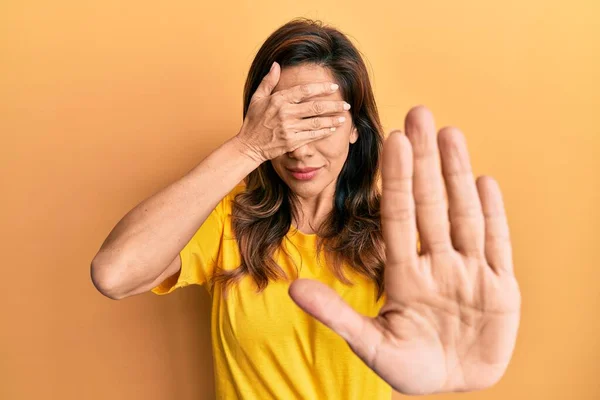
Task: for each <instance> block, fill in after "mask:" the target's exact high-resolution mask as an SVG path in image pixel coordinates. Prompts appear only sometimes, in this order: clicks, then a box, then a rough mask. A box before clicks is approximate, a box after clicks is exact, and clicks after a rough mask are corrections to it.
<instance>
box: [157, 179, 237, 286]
mask: <svg viewBox="0 0 600 400" xmlns="http://www.w3.org/2000/svg"><path fill="white" fill-rule="evenodd" d="M241 189H243V187H240V185H238V186H236V188H235V189H234V190H232V191H231V192H230V193H229V194H227V195H226V196H225V197H224V198H223V199H222V200H221V201H220V202H219V203H218V204H217V206H216V207H215V208H214V210H213V211H212V212H211V213H210V214H209V215H208V217H207V218H206V221H204V223H203V224H202V225H201V226H200V228H199V229H198V230H197V231H196V233H195V234H194V236H192V238H191V239H190V241H189V242H188V243H187V244H186V245H185V247H184V248H183V249H182V250H181V251H180V252H179V256H180V257H181V270H180V271H179V273H175V274H174V275H172V276H170V277H168V278H166V279H165V280H164V281H163V282H162V283H161V284H159V285H158V286H156V287H154V288H152V289H151V292H152V293H155V294H158V295H163V294H169V293H171V292H172V291H174V290H175V289H178V288H180V287H185V286H188V285H203V284H204V283H206V282H207V281H208V279H209V278H210V276H211V275H212V273H213V271H214V270H215V264H216V263H217V262H218V258H219V251H220V250H221V245H222V242H223V232H224V226H225V223H226V219H227V218H228V217H229V216H228V214H230V212H231V205H230V202H231V200H232V197H233V196H234V195H235V193H237V192H238V191H240V190H241Z"/></svg>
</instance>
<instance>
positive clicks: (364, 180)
mask: <svg viewBox="0 0 600 400" xmlns="http://www.w3.org/2000/svg"><path fill="white" fill-rule="evenodd" d="M274 61H277V62H278V63H279V64H280V65H281V68H285V67H287V66H295V65H301V64H317V65H320V66H322V67H324V68H327V69H328V70H329V71H330V72H331V73H332V75H333V76H334V78H335V81H336V83H338V84H339V86H340V88H339V90H340V94H341V95H342V98H343V99H344V100H345V101H346V102H348V103H350V104H351V105H352V107H351V108H350V112H351V114H352V120H353V122H354V125H355V127H356V129H357V131H358V140H357V141H356V142H355V143H351V144H350V148H349V153H348V157H347V159H346V162H345V164H344V166H343V167H342V170H341V172H340V175H339V177H338V179H337V182H336V187H335V197H334V205H333V209H332V211H331V212H330V213H329V215H328V216H327V218H326V219H325V220H324V222H323V223H322V224H321V226H319V227H317V229H316V233H317V254H319V253H320V252H321V251H322V249H323V247H325V249H326V250H327V251H326V252H325V257H326V259H327V262H328V265H330V266H331V267H330V268H332V271H333V273H334V274H335V276H336V277H337V278H338V279H340V280H341V281H342V282H344V283H345V284H350V285H352V284H353V283H352V282H350V281H349V280H348V279H347V278H346V277H345V276H344V274H343V271H342V262H343V261H345V262H346V263H347V264H348V266H349V267H350V268H352V269H354V270H355V271H357V272H358V273H360V274H362V275H364V276H366V277H367V278H369V279H371V280H372V281H373V282H375V284H376V286H377V289H378V290H377V294H376V300H377V299H379V298H380V297H381V295H382V293H383V291H384V280H383V267H384V260H385V247H384V241H383V236H382V232H381V222H380V199H381V192H380V190H379V187H378V185H377V183H378V179H379V173H380V171H379V165H380V159H381V154H382V150H383V140H384V139H383V135H382V127H381V122H380V120H379V115H378V112H377V107H376V105H375V100H374V96H373V92H372V89H371V83H370V81H369V75H368V72H367V69H366V66H365V64H364V62H363V60H362V58H361V55H360V52H359V51H358V50H357V49H356V48H355V46H354V45H353V44H352V43H351V42H350V40H349V39H348V38H347V37H346V36H345V35H344V34H343V33H341V32H340V31H338V30H337V29H335V28H332V27H330V26H327V25H323V23H322V22H321V21H319V20H316V21H315V20H310V19H307V18H296V19H293V20H291V21H290V22H288V23H286V24H285V25H283V26H281V27H280V28H278V29H277V30H276V31H275V32H273V33H272V34H271V35H270V36H269V37H268V38H267V40H266V41H265V42H264V44H263V45H262V47H261V48H260V49H259V51H258V53H257V55H256V57H255V58H254V61H253V62H252V65H251V67H250V71H249V73H248V77H247V79H246V84H245V86H244V114H243V115H244V118H245V117H246V113H247V111H248V107H249V104H250V100H251V98H252V95H253V94H254V92H255V91H256V89H257V88H258V85H259V84H260V82H261V80H262V78H263V77H264V76H265V75H266V74H267V73H268V72H269V69H270V68H271V65H272V64H273V62H274ZM244 182H245V184H246V188H245V190H244V191H243V192H240V193H238V194H237V195H236V196H235V198H234V200H233V202H232V229H233V232H234V235H235V238H237V241H238V246H239V250H240V255H241V265H240V266H239V267H237V268H236V269H234V270H231V271H226V270H223V269H222V268H220V267H217V268H216V270H215V273H214V274H213V276H212V282H211V284H214V283H215V282H221V283H222V284H223V290H224V291H225V294H226V292H227V287H228V286H229V285H230V284H231V283H233V282H237V281H239V280H240V279H241V278H242V277H244V276H245V275H246V274H249V275H250V276H251V277H252V278H253V279H254V281H255V282H256V284H257V286H258V292H261V291H262V290H263V289H264V288H266V286H267V285H268V283H269V281H270V280H271V279H273V280H277V279H279V278H286V274H285V272H284V271H283V270H282V269H281V267H280V266H279V265H277V263H276V262H275V261H274V260H273V254H274V253H275V251H277V250H278V249H283V246H281V243H282V241H283V239H284V237H285V235H286V234H287V233H288V231H289V229H290V227H291V223H292V217H296V216H297V215H298V212H299V206H298V204H299V203H298V199H297V196H296V195H295V193H293V192H292V191H291V190H290V189H289V187H288V186H287V184H286V183H285V182H284V181H283V180H282V179H281V178H280V177H279V175H277V173H276V171H275V169H274V168H273V166H272V164H271V161H270V160H269V161H267V162H264V163H262V164H261V165H260V166H259V167H258V168H257V169H255V170H254V171H252V172H251V173H250V174H248V175H247V176H246V177H245V178H244ZM300 211H301V210H300ZM286 239H287V238H286ZM284 251H285V250H284ZM286 254H287V252H286ZM317 259H318V258H317ZM296 267H297V265H296Z"/></svg>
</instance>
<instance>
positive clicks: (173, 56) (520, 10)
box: [0, 0, 600, 400]
mask: <svg viewBox="0 0 600 400" xmlns="http://www.w3.org/2000/svg"><path fill="white" fill-rule="evenodd" d="M599 4H600V3H599V2H597V1H594V0H589V1H587V2H584V1H581V0H572V1H543V0H535V1H512V0H511V1H504V2H488V1H478V0H471V1H452V2H449V1H439V2H433V1H410V2H409V1H380V2H378V1H370V2H365V1H345V2H334V1H327V0H319V1H303V2H292V1H282V0H280V1H262V2H255V1H239V2H237V3H236V2H211V3H208V2H206V3H205V2H201V1H168V2H162V3H161V4H159V2H152V1H150V2H148V1H135V0H132V1H117V0H110V1H74V0H54V1H38V2H33V1H26V0H4V1H2V2H0V59H1V61H0V133H1V135H2V146H1V147H0V152H1V154H0V155H1V157H0V167H1V171H2V174H1V176H2V182H1V186H0V187H1V189H0V190H2V196H1V200H0V201H1V202H2V206H1V207H0V220H1V221H2V223H1V226H2V232H1V235H2V236H1V238H0V239H1V241H0V243H1V244H2V252H1V256H2V281H1V283H0V285H1V287H2V289H1V291H0V293H1V297H2V300H1V302H0V317H1V321H2V323H1V324H2V327H1V329H0V398H2V399H7V400H8V399H11V400H12V399H42V398H44V399H112V400H117V399H142V398H143V399H210V398H213V397H214V386H213V381H212V379H213V376H212V374H213V370H212V361H211V357H212V356H211V353H210V343H209V332H210V331H209V319H208V311H209V307H208V306H209V304H208V296H207V295H205V293H204V289H202V288H200V287H194V288H186V289H182V290H179V291H178V292H176V293H174V294H172V295H170V296H167V297H160V298H159V297H158V296H154V295H152V294H149V293H148V294H143V295H140V296H134V297H132V298H128V299H126V300H123V301H118V302H116V301H112V300H109V299H107V298H104V297H102V296H101V295H100V294H99V293H98V292H96V291H95V289H94V287H93V286H92V283H91V280H90V275H89V268H90V262H91V260H92V258H93V256H94V255H95V254H96V252H97V251H98V249H99V246H100V244H101V243H102V241H103V240H104V238H105V237H106V236H107V235H108V233H109V231H110V230H111V229H112V227H113V226H114V225H115V224H116V223H117V222H118V220H119V219H120V218H121V217H122V216H123V215H125V213H126V212H127V211H129V210H130V209H131V208H133V207H134V206H135V205H136V204H138V203H139V202H140V201H142V200H143V199H145V198H146V197H148V196H150V195H152V194H153V193H155V192H157V191H158V190H159V189H161V188H162V187H164V186H166V185H167V184H168V183H169V182H171V181H173V180H175V179H178V178H179V177H180V176H182V175H183V174H184V173H185V172H187V171H188V170H189V169H191V168H192V167H193V166H194V165H196V164H197V163H199V162H200V161H201V160H202V159H203V158H204V157H205V156H206V155H208V154H209V152H211V151H212V150H214V149H215V148H216V147H217V146H218V145H219V144H221V143H222V142H223V141H225V140H226V139H227V138H229V137H231V136H233V135H235V134H236V133H237V131H238V128H239V127H240V125H241V122H242V120H241V113H242V87H243V83H244V79H245V76H246V73H247V71H248V68H249V66H250V62H251V61H252V58H253V56H254V55H255V53H256V51H257V50H258V48H259V46H260V45H261V43H262V42H263V41H264V40H265V39H266V37H267V36H268V35H269V34H270V33H271V32H272V31H273V30H275V29H276V28H277V27H279V26H280V25H281V24H283V23H285V22H287V21H288V20H289V19H291V18H293V17H297V16H304V17H310V18H318V19H322V20H324V21H325V22H328V23H331V24H333V25H334V26H337V27H338V28H340V29H341V30H342V31H344V32H346V33H348V34H349V35H350V36H351V38H352V39H353V40H354V42H355V44H356V45H357V46H358V47H359V49H360V50H361V51H362V52H363V53H364V54H365V56H366V58H367V60H368V66H369V71H370V73H371V76H372V79H373V84H374V89H375V95H376V99H377V102H378V105H379V108H380V112H381V117H382V121H383V123H384V126H385V128H386V132H389V131H390V130H391V129H392V128H394V127H402V126H403V119H404V115H405V113H406V112H407V111H408V109H409V108H410V107H411V106H413V105H416V104H425V105H427V106H428V107H429V108H430V109H431V110H432V111H433V113H434V115H435V117H436V121H437V125H438V127H442V126H444V125H456V126H458V127H460V128H461V129H462V130H463V132H464V133H465V135H466V137H467V140H468V144H469V147H470V151H471V157H472V162H473V166H474V170H475V173H476V174H484V173H485V174H490V175H492V176H494V177H496V178H497V179H498V181H499V182H500V185H501V187H502V189H503V193H504V197H505V203H506V207H507V212H508V215H509V222H510V226H511V233H512V236H513V240H514V257H515V266H516V274H517V277H518V279H519V281H520V284H521V289H522V292H523V308H522V322H521V329H520V333H519V337H518V342H517V346H516V350H515V354H514V358H513V361H512V363H511V364H510V366H509V369H508V371H507V373H506V375H505V377H504V379H503V380H502V381H501V382H500V383H499V384H498V385H496V386H495V387H493V388H491V389H488V390H486V391H482V392H477V393H472V394H449V395H442V396H437V397H433V396H432V397H431V398H439V399H465V398H469V399H481V400H484V399H485V400H492V399H498V400H500V399H507V398H508V399H545V400H550V399H598V398H600V379H599V378H598V373H599V372H600V367H599V363H600V345H599V343H598V338H600V311H599V310H598V306H600V301H599V300H600V289H599V283H600V261H599V260H598V256H597V249H598V246H599V242H600V233H599V232H600V231H599V228H600V212H599V211H598V210H599V206H600V178H599V176H598V175H599V173H600V161H599V153H600V136H599V134H600V128H598V120H597V116H598V112H599V108H600V101H599V94H598V93H599V91H600V79H599V75H598V74H599V72H598V71H600V24H599V23H598V21H599V20H600V12H599V11H600V7H599ZM402 397H404V396H401V395H399V394H395V396H394V398H396V399H399V398H402ZM428 398H429V397H428Z"/></svg>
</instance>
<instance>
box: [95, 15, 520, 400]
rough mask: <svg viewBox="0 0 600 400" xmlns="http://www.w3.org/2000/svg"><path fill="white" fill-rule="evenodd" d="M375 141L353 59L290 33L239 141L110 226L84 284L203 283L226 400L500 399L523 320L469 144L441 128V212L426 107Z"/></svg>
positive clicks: (251, 85) (248, 106) (361, 73)
mask: <svg viewBox="0 0 600 400" xmlns="http://www.w3.org/2000/svg"><path fill="white" fill-rule="evenodd" d="M332 84H334V85H333V86H332ZM336 86H337V87H336ZM381 131H382V129H381V125H380V122H379V117H378V114H377V109H376V106H375V102H374V97H373V93H372V91H371V85H370V82H369V77H368V74H367V71H366V68H365V65H364V63H363V61H362V59H361V57H360V54H359V52H358V51H357V50H356V49H355V47H354V46H353V45H352V44H351V42H350V41H349V40H348V39H347V38H346V37H345V36H344V35H343V34H342V33H340V32H339V31H337V30H335V29H333V28H331V27H327V26H322V25H321V24H320V23H318V22H313V21H310V20H305V19H297V20H293V21H291V22H289V23H288V24H286V25H284V26H282V27H280V28H279V29H278V30H277V31H275V32H274V33H273V34H272V35H271V36H270V37H269V38H268V39H267V40H266V42H265V43H264V44H263V46H262V47H261V49H260V50H259V51H258V54H257V55H256V58H255V60H254V62H253V63H252V66H251V68H250V72H249V74H248V79H247V81H246V85H245V90H244V122H243V124H242V127H241V129H240V131H239V132H238V134H237V135H236V136H235V137H233V138H231V139H230V140H228V141H227V142H225V143H224V144H223V145H222V146H220V147H219V148H218V149H217V150H215V151H214V152H213V153H211V154H210V155H209V156H208V157H206V159H204V160H203V161H202V162H201V163H200V164H199V165H198V166H197V167H195V168H194V169H192V170H191V171H190V172H189V173H188V174H186V175H185V176H184V177H183V178H181V179H180V180H178V181H176V182H174V183H173V184H171V185H170V186H169V187H167V188H165V189H164V190H162V191H161V192H159V193H158V194H156V195H154V196H153V197H151V198H149V199H147V200H145V201H144V202H142V203H141V204H140V205H138V206H137V207H136V208H134V209H133V210H132V211H130V212H129V213H128V214H127V215H126V216H125V217H124V218H123V220H122V221H120V222H119V224H118V225H117V226H116V227H115V229H114V230H113V232H111V234H110V235H109V237H108V238H107V240H106V241H105V243H104V244H103V246H102V248H101V250H100V252H99V253H98V255H97V256H96V257H95V259H94V261H93V263H92V279H93V281H94V284H95V285H96V287H97V288H98V289H99V290H100V291H101V292H102V293H104V294H105V295H107V296H109V297H111V298H114V299H121V298H124V297H128V296H132V295H135V294H139V293H143V292H146V291H148V290H151V291H152V292H153V293H156V294H167V293H171V292H172V291H173V290H175V289H177V288H180V287H183V286H187V285H191V284H206V287H207V288H208V291H209V293H210V294H211V297H212V315H211V321H212V345H213V352H214V366H215V379H216V391H217V397H218V398H223V399H235V398H240V399H271V398H273V399H275V398H276V399H389V398H391V387H390V385H391V386H392V387H393V388H395V389H396V390H398V391H401V392H403V393H406V394H426V393H439V392H449V391H468V390H476V389H481V388H485V387H489V386H491V385H493V384H494V383H495V382H497V381H498V379H500V377H501V376H502V375H503V373H504V371H505V369H506V367H507V365H508V361H509V360H510V357H511V354H512V351H513V347H514V342H515V338H516V332H517V328H518V322H519V306H520V295H519V289H518V285H517V283H516V280H515V279H514V274H513V270H512V257H511V253H510V252H511V250H510V243H509V241H508V240H507V238H508V226H507V223H506V218H505V216H504V210H503V206H502V200H501V196H500V191H499V189H498V187H497V185H496V184H495V183H494V181H493V180H492V179H491V178H479V179H478V180H477V184H475V182H474V181H473V179H472V175H471V170H470V164H469V160H468V154H467V151H466V145H465V144H464V139H463V137H462V135H461V134H460V132H459V131H458V130H456V129H452V128H446V129H443V130H441V131H440V133H439V136H438V140H439V144H440V152H441V154H442V157H441V161H442V169H443V172H444V178H445V180H446V185H447V190H448V202H449V206H446V201H445V197H444V179H443V177H442V174H440V171H439V168H438V161H439V155H438V145H437V143H436V134H435V127H434V124H433V119H432V116H431V114H430V113H429V112H428V110H427V109H425V108H424V107H416V108H414V109H413V110H411V112H409V114H408V116H407V119H406V136H405V135H402V134H399V133H392V134H391V135H390V136H389V138H388V139H387V141H386V143H385V148H383V147H384V146H383V136H382V134H381ZM413 149H414V165H413ZM382 150H383V151H382ZM382 155H383V165H382V171H383V174H382V175H383V176H382V178H383V195H382V196H381V195H380V194H379V190H378V188H377V174H378V171H379V166H380V156H382ZM413 167H414V174H413ZM308 169H310V171H308ZM242 180H244V183H242V184H238V183H239V182H240V181H242ZM413 188H414V194H413V192H412V190H413ZM380 203H381V208H380ZM448 207H449V208H448ZM380 210H381V213H380ZM448 210H449V212H448ZM484 215H485V219H484ZM448 217H449V219H450V221H448ZM417 226H418V229H419V234H420V248H418V246H417ZM384 240H385V244H386V245H385V246H384ZM165 266H167V267H166V268H165ZM384 266H385V270H386V273H385V275H384ZM298 278H299V279H298ZM304 278H308V279H304ZM291 281H293V284H290V282H291ZM384 281H385V287H384ZM288 294H289V295H288ZM290 297H291V298H290ZM298 306H299V307H298ZM313 317H315V318H316V319H315V318H313ZM319 321H320V322H319ZM357 356H358V357H357Z"/></svg>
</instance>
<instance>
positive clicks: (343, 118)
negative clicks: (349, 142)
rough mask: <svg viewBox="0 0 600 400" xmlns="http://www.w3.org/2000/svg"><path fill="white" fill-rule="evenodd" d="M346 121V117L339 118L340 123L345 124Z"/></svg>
mask: <svg viewBox="0 0 600 400" xmlns="http://www.w3.org/2000/svg"><path fill="white" fill-rule="evenodd" d="M345 120H346V117H339V118H338V121H340V122H344V121H345Z"/></svg>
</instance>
